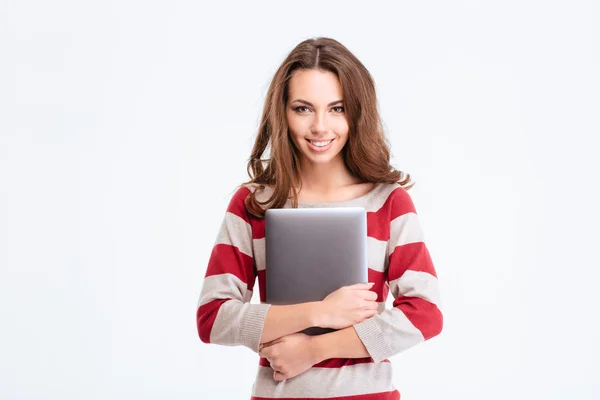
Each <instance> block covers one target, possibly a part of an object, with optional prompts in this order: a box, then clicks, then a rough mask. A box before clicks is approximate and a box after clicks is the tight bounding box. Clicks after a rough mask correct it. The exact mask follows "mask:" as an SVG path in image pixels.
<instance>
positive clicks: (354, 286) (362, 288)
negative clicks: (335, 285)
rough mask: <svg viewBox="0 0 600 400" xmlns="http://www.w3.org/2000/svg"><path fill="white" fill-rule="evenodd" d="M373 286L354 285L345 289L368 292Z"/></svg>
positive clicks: (372, 283) (370, 283)
mask: <svg viewBox="0 0 600 400" xmlns="http://www.w3.org/2000/svg"><path fill="white" fill-rule="evenodd" d="M374 284H375V282H369V283H357V284H355V285H350V286H346V288H348V289H353V290H369V289H371V288H372V287H373V285H374Z"/></svg>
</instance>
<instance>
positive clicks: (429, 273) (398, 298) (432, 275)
mask: <svg viewBox="0 0 600 400" xmlns="http://www.w3.org/2000/svg"><path fill="white" fill-rule="evenodd" d="M391 195H392V196H394V197H393V199H392V203H391V210H390V212H391V216H390V219H391V223H390V236H389V241H388V269H387V282H388V284H389V287H390V291H391V293H392V295H393V297H394V299H395V300H394V303H393V307H392V308H391V309H387V310H385V311H383V312H382V313H381V314H379V315H376V316H374V317H373V318H369V319H367V320H364V321H362V322H360V323H358V324H356V325H354V329H355V330H356V333H357V334H358V336H359V338H360V339H361V341H362V343H363V344H364V346H365V347H366V349H367V351H368V353H369V355H370V356H371V357H372V358H373V360H374V361H375V362H381V361H383V360H384V359H386V358H388V357H391V356H393V355H395V354H397V353H400V352H401V351H404V350H406V349H408V348H410V347H412V346H414V345H416V344H418V343H420V342H423V341H425V340H428V339H430V338H432V337H434V336H436V335H438V334H439V333H440V332H441V330H442V326H443V316H442V313H441V312H440V310H439V308H438V305H439V304H440V295H439V288H438V280H437V274H436V272H435V268H434V266H433V263H432V260H431V257H430V254H429V251H428V250H427V247H426V245H425V243H424V242H423V232H422V230H421V226H420V223H419V221H418V217H417V214H416V210H415V207H414V204H413V202H412V199H411V198H410V196H409V194H408V192H407V191H406V190H405V189H403V188H398V189H396V190H395V191H394V192H393V193H392V194H391Z"/></svg>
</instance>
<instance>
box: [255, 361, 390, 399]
mask: <svg viewBox="0 0 600 400" xmlns="http://www.w3.org/2000/svg"><path fill="white" fill-rule="evenodd" d="M392 375H393V374H392V365H391V363H389V362H384V363H377V364H375V363H368V364H356V365H349V366H345V367H341V368H314V367H313V368H311V369H309V370H308V371H305V372H303V373H302V374H300V375H297V376H295V377H293V378H290V379H286V380H285V381H283V382H278V381H276V380H274V379H273V370H272V369H271V368H270V367H263V366H259V367H258V372H257V375H256V381H255V383H254V386H253V388H252V395H253V396H256V397H267V398H285V397H301V398H326V397H341V396H352V395H359V394H367V393H378V392H389V391H392V390H395V387H394V385H393V382H392V379H393V376H392Z"/></svg>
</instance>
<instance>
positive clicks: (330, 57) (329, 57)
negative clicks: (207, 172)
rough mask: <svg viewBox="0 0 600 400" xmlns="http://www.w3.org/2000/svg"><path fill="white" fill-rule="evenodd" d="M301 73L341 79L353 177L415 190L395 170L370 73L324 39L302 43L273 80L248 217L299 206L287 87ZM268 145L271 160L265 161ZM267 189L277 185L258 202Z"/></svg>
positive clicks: (253, 160)
mask: <svg viewBox="0 0 600 400" xmlns="http://www.w3.org/2000/svg"><path fill="white" fill-rule="evenodd" d="M298 69H317V70H320V71H330V72H333V73H334V74H335V75H336V76H337V78H338V79H339V81H340V84H341V87H342V93H343V99H344V109H345V113H346V117H347V119H348V125H349V132H348V142H347V143H346V145H345V146H344V148H343V149H342V153H343V159H344V162H345V163H346V166H347V167H348V169H349V170H350V172H351V173H352V174H353V175H354V176H356V177H357V178H359V179H360V180H361V181H363V182H370V183H396V182H397V183H399V184H400V185H401V186H402V187H404V188H405V189H407V190H408V189H410V188H411V187H412V186H413V185H414V182H413V183H410V182H411V179H410V174H405V173H404V172H402V171H399V170H396V169H394V168H393V167H392V166H391V165H390V146H389V142H388V141H387V138H386V137H385V134H384V131H383V125H382V122H381V119H380V117H379V111H378V109H377V97H376V93H375V83H374V81H373V78H372V76H371V74H370V73H369V71H368V70H367V69H366V68H365V66H364V65H363V64H362V63H361V62H360V61H359V60H358V58H356V56H354V54H352V53H351V52H350V51H349V50H348V49H347V48H346V47H345V46H343V45H342V44H341V43H340V42H338V41H336V40H334V39H331V38H326V37H319V38H313V39H307V40H305V41H303V42H301V43H300V44H298V45H297V46H296V47H295V48H294V49H293V50H292V51H291V52H290V54H289V55H288V56H287V57H286V59H285V60H284V61H283V63H282V64H281V66H280V67H279V69H278V70H277V72H276V73H275V76H274V77H273V80H272V81H271V84H270V86H269V90H268V92H267V97H266V100H265V104H264V108H263V113H262V118H261V122H260V126H259V129H258V134H257V136H256V141H255V142H254V147H253V149H252V154H251V155H250V159H249V160H248V168H247V170H248V175H249V177H250V180H249V181H248V182H245V183H244V184H251V183H252V184H257V185H258V187H257V188H256V190H255V191H253V192H252V193H251V194H250V195H249V196H248V197H247V198H246V207H247V209H248V212H249V213H250V214H251V215H253V216H255V217H257V218H262V217H263V216H264V212H265V210H266V209H269V208H281V207H283V205H284V204H285V202H286V201H287V200H288V199H289V198H290V195H291V199H292V206H293V207H297V206H298V192H297V190H296V189H295V188H298V187H299V184H300V183H301V182H299V181H300V178H299V174H298V165H299V164H298V157H299V153H298V150H297V149H296V147H295V146H294V144H293V142H292V139H291V138H290V135H289V131H288V125H287V119H286V114H285V109H286V106H287V101H288V84H289V81H290V79H291V78H292V76H293V72H294V71H296V70H298ZM269 146H270V157H269V158H268V159H263V158H262V157H263V155H264V153H265V151H266V150H267V148H268V147H269ZM409 183H410V184H409ZM265 185H272V186H273V194H272V196H271V197H270V198H268V199H266V200H265V201H259V200H258V199H257V198H256V194H257V192H260V191H261V190H264V189H265Z"/></svg>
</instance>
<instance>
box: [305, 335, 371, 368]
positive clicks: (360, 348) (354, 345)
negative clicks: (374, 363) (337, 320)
mask: <svg viewBox="0 0 600 400" xmlns="http://www.w3.org/2000/svg"><path fill="white" fill-rule="evenodd" d="M311 347H312V351H313V352H314V354H315V364H316V363H320V362H321V361H324V360H328V359H330V358H365V357H370V354H369V352H368V351H367V348H366V347H365V345H364V344H363V342H362V341H361V340H360V337H359V336H358V334H357V333H356V330H355V329H354V327H352V326H350V327H348V328H344V329H340V330H339V331H335V332H331V333H327V334H324V335H318V336H313V337H312V338H311Z"/></svg>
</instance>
